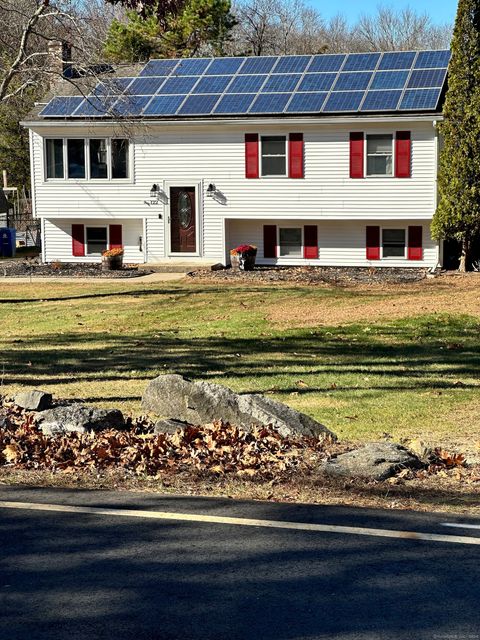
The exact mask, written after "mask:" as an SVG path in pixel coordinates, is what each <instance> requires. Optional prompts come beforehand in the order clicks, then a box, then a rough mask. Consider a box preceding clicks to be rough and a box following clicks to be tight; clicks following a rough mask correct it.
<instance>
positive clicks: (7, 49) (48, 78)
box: [0, 0, 112, 103]
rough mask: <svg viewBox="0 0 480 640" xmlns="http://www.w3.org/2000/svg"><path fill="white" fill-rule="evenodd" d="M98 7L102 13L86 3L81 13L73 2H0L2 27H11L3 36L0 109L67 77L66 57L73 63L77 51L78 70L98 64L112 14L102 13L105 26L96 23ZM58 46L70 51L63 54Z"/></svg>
mask: <svg viewBox="0 0 480 640" xmlns="http://www.w3.org/2000/svg"><path fill="white" fill-rule="evenodd" d="M94 4H96V6H97V9H98V10H100V3H99V2H98V0H93V2H92V0H90V1H89V2H84V3H82V4H81V5H80V9H78V6H77V5H79V3H78V2H74V0H0V22H1V23H2V24H4V25H8V29H4V30H2V32H1V34H0V103H1V102H5V101H8V100H11V99H12V98H14V97H15V96H17V95H21V94H24V93H25V92H26V91H27V90H28V91H31V90H35V89H38V90H39V91H43V92H44V91H45V89H46V88H47V87H48V85H49V84H51V82H52V81H54V80H55V79H56V78H58V77H59V76H62V75H63V71H64V62H65V60H64V57H65V53H66V52H67V53H68V55H69V57H70V58H72V54H71V53H70V52H71V51H74V57H75V67H76V69H77V70H80V69H84V70H87V69H91V68H92V64H94V63H95V62H100V60H101V52H102V50H103V41H104V37H105V33H106V31H105V29H106V28H107V21H108V18H106V16H108V15H109V11H110V12H111V11H112V10H111V9H110V10H107V9H105V8H104V10H103V17H102V20H99V19H98V18H99V12H98V14H97V16H96V18H95V19H94V14H93V13H92V11H93V9H94ZM88 12H90V16H91V19H87V18H88ZM59 41H63V42H68V43H70V45H71V46H70V47H69V48H68V49H65V48H64V49H63V51H62V49H61V48H59V47H58V42H59ZM54 43H57V46H52V45H53V44H54ZM66 62H67V64H68V63H70V64H71V63H72V62H73V60H72V59H70V60H67V61H66Z"/></svg>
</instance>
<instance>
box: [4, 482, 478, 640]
mask: <svg viewBox="0 0 480 640" xmlns="http://www.w3.org/2000/svg"><path fill="white" fill-rule="evenodd" d="M7 501H8V502H9V503H12V502H15V503H36V504H40V505H45V504H52V505H56V506H55V507H54V508H55V509H60V508H63V506H62V505H68V506H76V507H82V508H85V507H88V508H91V509H92V511H91V512H87V513H84V512H81V511H75V510H73V511H72V512H64V511H59V510H56V511H43V510H40V507H38V506H37V507H35V508H34V509H32V510H27V509H25V508H17V506H21V505H10V507H9V508H8V507H7V505H6V502H7ZM12 506H15V508H11V507H12ZM24 506H25V505H24ZM113 509H115V510H119V509H122V510H123V509H126V510H130V511H132V510H135V511H139V510H144V511H145V512H147V513H145V514H138V513H137V514H136V515H140V517H132V514H131V513H130V514H129V513H128V511H127V512H126V513H125V512H118V511H115V512H113V511H110V510H113ZM152 512H167V513H166V515H167V518H165V517H162V518H156V517H155V518H153V517H149V515H150V516H151V515H152ZM172 513H176V514H177V513H181V514H188V515H190V516H192V515H193V516H194V517H196V518H198V519H200V518H201V517H203V516H207V517H210V518H211V517H212V516H214V517H218V518H220V519H223V518H224V517H228V518H241V519H260V520H267V521H269V524H271V525H272V526H265V524H264V525H261V524H260V526H255V523H253V525H254V526H251V525H252V523H250V525H248V523H247V525H248V526H244V525H245V523H241V524H240V525H239V524H238V523H237V524H232V522H231V521H230V522H227V523H225V522H222V521H215V522H202V521H193V522H192V521H188V520H185V519H182V518H181V517H180V516H179V517H178V519H168V514H172ZM133 515H135V514H133ZM153 515H155V513H153ZM175 518H177V516H175ZM273 521H275V522H276V521H282V522H283V523H287V524H286V525H281V527H283V528H278V526H277V525H276V524H275V522H273ZM446 521H448V522H460V523H464V524H467V523H470V524H474V525H480V522H479V521H478V520H477V521H475V520H471V519H467V518H453V517H447V516H441V515H430V514H414V513H408V512H398V511H372V510H365V509H353V508H342V507H319V506H307V505H282V504H267V503H252V502H248V503H242V502H234V501H229V500H215V499H199V498H190V497H166V496H156V495H152V494H132V493H108V492H88V491H70V490H43V489H35V488H32V489H21V488H14V487H4V488H1V489H0V638H1V640H20V639H21V640H36V639H42V640H44V639H45V640H46V639H48V640H57V639H62V640H65V639H66V640H77V639H80V638H81V639H82V640H85V639H88V640H91V639H97V638H101V639H102V640H103V639H106V640H110V639H111V640H123V639H127V638H128V639H130V638H131V639H133V640H146V639H152V640H153V639H155V640H160V639H161V640H171V639H179V640H180V639H181V640H190V639H192V640H193V639H195V640H196V639H209V640H223V639H225V640H227V639H228V640H239V639H242V640H244V639H249V640H250V639H257V638H258V639H259V640H287V639H288V640H293V639H302V640H306V639H308V640H311V639H314V638H328V639H341V640H357V639H362V640H366V639H368V640H377V639H380V638H381V639H388V640H394V639H398V638H402V639H408V640H423V639H424V638H428V639H432V640H447V639H448V640H474V639H475V640H477V639H480V606H479V604H480V599H479V585H480V545H479V544H476V542H480V540H479V538H480V528H479V529H474V528H473V529H467V528H466V529H463V528H459V529H450V528H447V527H445V526H443V524H442V523H445V522H446ZM294 523H302V524H303V525H308V526H309V525H328V526H330V527H333V529H332V530H329V531H326V530H317V529H315V527H312V528H311V529H310V530H308V529H307V530H304V529H305V527H304V528H303V529H302V527H300V528H299V529H294V528H284V527H285V526H286V527H289V526H292V527H293V526H296V525H295V524H294ZM335 527H347V528H348V529H347V530H338V529H336V528H335ZM353 527H355V528H358V529H352V528H353ZM365 528H368V529H370V530H371V529H374V530H375V531H377V533H375V532H371V531H370V532H365V530H364V529H365ZM324 529H325V527H324ZM382 531H406V532H410V533H409V534H407V536H405V535H402V534H398V535H397V534H395V533H392V534H388V535H391V537H383V534H382ZM411 532H421V533H424V534H430V535H432V536H433V539H420V540H419V539H415V538H414V537H413V536H412V533H411ZM365 533H367V535H365ZM435 536H443V537H442V538H435ZM458 536H464V538H462V539H461V540H460V541H459V540H457V539H456V538H458ZM426 537H427V538H428V535H427V536H426ZM462 541H465V542H467V544H462V543H460V542H462Z"/></svg>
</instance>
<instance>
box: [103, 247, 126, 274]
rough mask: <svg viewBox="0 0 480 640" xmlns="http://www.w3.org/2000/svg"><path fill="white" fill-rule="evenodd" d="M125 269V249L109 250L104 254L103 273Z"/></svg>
mask: <svg viewBox="0 0 480 640" xmlns="http://www.w3.org/2000/svg"><path fill="white" fill-rule="evenodd" d="M122 267H123V249H108V250H107V251H104V252H103V253H102V271H118V270H119V269H121V268H122Z"/></svg>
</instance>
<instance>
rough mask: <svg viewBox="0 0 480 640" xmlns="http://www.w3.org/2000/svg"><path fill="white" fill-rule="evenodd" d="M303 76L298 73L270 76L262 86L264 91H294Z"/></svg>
mask: <svg viewBox="0 0 480 640" xmlns="http://www.w3.org/2000/svg"><path fill="white" fill-rule="evenodd" d="M301 77H302V76H301V75H300V74H299V73H298V74H297V73H292V74H289V75H281V76H270V77H269V78H268V80H267V82H266V83H265V85H264V86H263V87H262V93H267V92H270V93H272V92H282V91H293V90H294V89H295V87H296V86H297V84H298V82H299V80H300V78H301Z"/></svg>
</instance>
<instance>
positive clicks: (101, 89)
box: [92, 78, 133, 96]
mask: <svg viewBox="0 0 480 640" xmlns="http://www.w3.org/2000/svg"><path fill="white" fill-rule="evenodd" d="M132 80H133V78H106V79H105V80H102V82H99V83H98V84H97V86H96V87H95V89H94V90H93V91H92V94H93V95H94V96H118V95H120V94H122V93H123V92H124V91H125V89H126V88H127V87H128V86H129V84H130V83H131V82H132Z"/></svg>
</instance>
